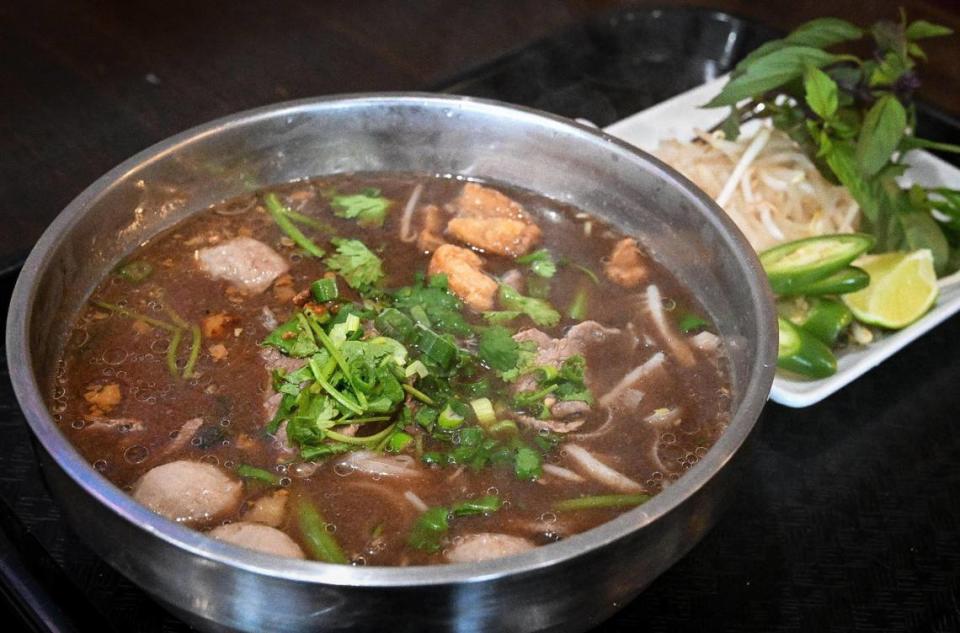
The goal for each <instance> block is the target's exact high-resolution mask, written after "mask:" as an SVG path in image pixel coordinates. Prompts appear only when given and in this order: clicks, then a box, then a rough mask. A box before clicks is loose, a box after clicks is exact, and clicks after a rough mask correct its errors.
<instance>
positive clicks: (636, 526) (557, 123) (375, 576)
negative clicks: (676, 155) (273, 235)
mask: <svg viewBox="0 0 960 633" xmlns="http://www.w3.org/2000/svg"><path fill="white" fill-rule="evenodd" d="M363 103H371V104H372V103H377V104H381V105H383V104H387V103H393V104H395V105H397V106H407V107H412V106H415V105H419V106H431V107H442V108H451V109H461V110H463V109H467V110H479V111H485V112H486V113H488V114H495V115H499V116H507V117H510V118H511V119H514V120H530V121H532V122H534V123H537V124H539V125H541V126H542V125H547V126H549V127H552V128H553V129H555V130H557V131H558V132H561V133H564V134H568V135H569V134H574V135H577V136H580V137H583V138H587V139H590V140H592V141H593V142H595V143H596V142H599V143H601V144H603V146H604V148H605V149H607V150H609V151H611V152H614V153H616V154H617V155H619V156H620V157H621V158H624V159H627V160H630V161H634V162H636V161H640V162H643V163H646V164H647V166H648V168H649V169H650V170H651V171H652V172H654V174H655V175H656V176H657V177H658V178H659V179H660V180H661V181H662V182H665V183H667V184H668V186H671V187H673V188H675V189H680V190H682V192H683V193H684V194H685V195H686V196H687V197H688V198H689V199H690V200H691V201H692V202H693V203H694V204H695V205H696V206H697V207H698V208H699V209H700V210H701V211H702V212H703V214H704V217H705V219H706V220H707V222H708V223H710V224H711V225H712V226H713V228H714V230H716V231H717V232H718V234H719V236H720V238H721V241H722V242H723V243H724V244H725V245H726V246H727V248H729V249H730V250H731V252H732V255H733V256H734V257H735V258H736V260H737V264H738V265H739V267H740V268H742V269H743V271H744V272H745V273H746V275H745V280H744V281H745V284H746V285H747V286H748V288H749V291H750V296H751V298H752V300H753V301H752V303H753V308H754V310H755V312H756V320H757V322H758V323H760V324H761V325H762V324H767V327H766V328H761V331H759V332H758V333H757V335H758V340H757V350H758V353H757V355H756V357H755V358H754V359H753V364H752V366H751V367H750V372H749V375H748V380H747V381H746V383H745V384H744V386H743V395H742V398H741V404H740V406H739V407H738V409H737V410H736V411H735V412H734V414H733V416H732V417H731V421H730V423H729V425H728V427H727V429H726V430H725V431H724V432H723V434H722V435H721V436H720V438H719V439H718V440H717V442H716V443H715V444H714V445H713V446H712V447H711V448H710V450H709V451H708V452H707V454H706V455H705V456H704V457H703V458H701V459H700V461H699V462H698V463H697V464H696V465H695V466H694V467H693V468H691V469H690V470H689V471H687V472H686V473H684V474H683V475H682V476H681V477H680V478H679V479H678V480H677V481H676V482H675V483H674V484H673V485H671V486H670V487H669V488H667V489H666V490H664V491H662V492H660V493H658V494H657V495H655V496H654V497H653V498H652V499H651V500H650V501H648V502H647V503H645V504H644V505H642V506H640V507H638V508H635V509H633V510H630V511H628V512H625V513H623V514H621V515H620V516H618V517H617V518H615V519H613V520H611V521H608V522H607V523H604V524H602V525H600V526H597V527H595V528H592V529H590V530H587V531H586V532H582V533H579V534H576V535H573V536H570V537H568V538H565V539H563V540H561V541H559V542H556V543H551V544H548V545H544V546H541V547H537V548H535V549H533V550H531V551H529V552H525V553H522V554H518V555H514V556H508V557H504V558H498V559H494V560H489V561H483V562H478V563H456V564H438V565H418V566H408V567H385V566H352V565H334V564H329V563H323V562H318V561H308V560H295V559H283V558H279V557H275V556H271V555H268V554H263V553H260V552H256V551H253V550H249V549H245V548H241V547H237V546H234V545H230V544H228V543H224V542H221V541H217V540H215V539H212V538H210V537H208V536H206V535H204V534H203V533H201V532H198V531H195V530H193V529H191V528H187V527H185V526H183V525H179V524H177V523H175V522H173V521H170V520H168V519H165V518H163V517H161V516H160V515H158V514H155V513H154V512H152V511H151V510H149V509H147V508H146V507H145V506H142V505H140V504H139V503H138V502H136V501H134V500H133V498H132V497H131V496H129V495H128V494H127V493H125V492H124V491H123V490H121V489H120V488H119V487H117V486H115V485H114V484H112V483H111V482H110V481H109V480H107V479H106V478H105V477H103V476H102V475H101V474H100V473H99V472H97V471H96V470H95V469H94V468H93V467H92V466H91V465H90V464H89V463H87V461H86V460H85V459H84V458H83V457H82V456H81V455H80V454H79V453H78V452H77V451H76V449H75V448H74V447H73V445H72V444H71V443H70V442H69V440H68V439H67V438H66V436H65V435H63V434H62V433H61V432H60V430H59V429H58V428H57V425H56V423H55V422H54V420H53V419H52V417H51V415H50V413H49V411H48V410H47V407H46V404H45V402H44V399H43V397H42V396H41V393H40V389H39V386H38V384H37V380H36V378H35V376H34V373H35V372H34V366H33V362H32V359H31V355H30V353H29V352H30V350H29V344H28V343H29V340H30V324H29V315H30V312H31V310H32V308H33V304H34V301H35V298H36V295H37V283H38V281H39V280H40V279H41V278H42V277H43V275H44V273H45V272H46V270H47V268H48V267H49V266H50V265H51V264H52V262H53V259H52V255H53V253H54V252H56V250H57V248H58V247H59V246H60V244H61V243H62V242H63V241H64V240H65V239H66V237H65V236H66V235H67V234H68V233H69V230H70V229H71V227H73V226H74V225H75V224H76V223H78V222H81V221H82V220H83V218H84V215H85V211H86V209H87V208H88V207H89V206H90V204H91V203H92V202H93V201H95V200H96V199H97V198H98V197H99V196H100V195H102V194H103V193H104V192H106V191H107V190H109V189H110V187H112V186H113V185H114V184H115V183H116V182H117V181H118V180H120V179H121V178H122V177H123V176H125V175H127V174H128V173H130V172H134V171H136V170H138V169H140V168H141V167H143V166H145V165H147V164H149V163H151V162H153V161H157V160H161V159H162V158H163V157H165V156H167V155H169V154H171V153H174V152H176V151H177V150H178V148H180V147H182V146H185V145H189V144H191V143H195V142H199V141H201V140H202V139H204V138H206V137H208V136H212V135H217V134H219V133H222V132H223V131H225V130H228V129H232V128H236V127H242V126H246V125H251V124H255V123H257V122H261V121H264V120H269V119H274V118H277V117H282V116H291V115H295V114H298V113H302V112H309V111H312V110H316V109H323V108H331V107H333V108H335V107H343V106H347V105H350V106H358V105H362V104H363ZM775 323H776V320H775V319H774V304H773V296H772V294H771V292H770V289H769V285H768V284H766V281H765V277H764V275H763V271H762V268H761V267H760V263H759V261H758V259H757V257H756V255H755V253H754V251H753V249H752V248H751V247H750V245H749V243H748V242H747V240H746V238H745V237H744V236H743V234H742V233H741V232H740V231H739V229H737V227H736V225H735V224H734V223H733V221H732V220H730V219H729V217H727V215H726V214H725V213H724V212H723V211H722V210H721V209H720V208H719V207H718V206H717V205H716V203H715V202H714V201H713V200H712V199H711V198H709V197H708V196H707V195H706V194H705V193H703V192H702V191H701V190H700V189H698V188H697V187H696V186H695V185H693V183H691V182H690V181H689V180H687V179H686V178H685V177H683V176H682V175H681V174H680V173H678V172H677V171H675V170H674V169H672V168H671V167H669V166H667V165H666V164H664V163H663V162H661V161H660V160H658V159H657V158H655V157H653V156H651V155H650V154H647V153H646V152H643V151H642V150H639V149H637V148H636V147H634V146H632V145H629V144H628V143H626V142H624V141H621V140H619V139H617V138H615V137H613V136H610V135H608V134H606V133H604V132H603V131H602V130H600V129H597V128H595V127H592V126H589V125H585V124H582V123H579V122H577V121H573V120H571V119H568V118H565V117H562V116H558V115H554V114H550V113H546V112H542V111H539V110H535V109H533V108H527V107H523V106H517V105H513V104H507V103H503V102H499V101H495V100H491V99H481V98H476V97H464V96H451V95H441V94H435V93H426V92H380V93H349V94H337V95H329V96H324V97H313V98H306V99H298V100H295V101H286V102H281V103H276V104H272V105H267V106H263V107H259V108H254V109H250V110H245V111H241V112H238V113H235V114H231V115H227V116H224V117H221V118H218V119H215V120H213V121H210V122H207V123H204V124H201V125H198V126H195V127H192V128H190V129H187V130H185V131H183V132H181V133H179V134H176V135H174V136H171V137H169V138H167V139H165V140H162V141H160V142H158V143H156V144H154V145H152V146H150V147H148V148H146V149H144V150H142V151H140V152H138V153H137V154H135V155H133V156H131V157H130V158H128V159H127V160H125V161H123V162H122V163H120V164H119V165H117V166H116V167H114V168H113V169H111V170H110V171H108V172H107V173H106V174H104V175H103V176H101V177H100V178H98V179H97V180H96V181H94V182H93V183H92V184H91V185H90V186H88V187H87V188H86V189H85V190H83V192H81V193H80V194H79V195H78V196H77V197H76V198H74V199H73V200H72V201H71V202H70V203H69V204H68V205H67V206H66V207H65V208H64V209H63V211H61V212H60V214H59V215H58V216H57V217H56V218H55V220H54V221H53V223H52V224H51V225H50V226H49V227H48V228H47V229H46V230H45V231H44V233H43V235H42V236H41V237H40V239H39V240H38V242H37V243H36V245H35V246H34V247H33V249H32V250H31V252H30V254H29V256H28V257H27V259H26V261H25V263H24V265H23V268H22V270H21V272H20V274H19V276H18V279H17V282H16V286H15V287H14V291H13V295H12V297H11V301H10V308H9V314H8V319H7V331H6V347H7V363H8V366H9V368H10V379H11V382H12V383H13V387H14V393H15V394H16V397H17V400H18V402H19V404H20V407H21V409H22V411H23V413H24V415H25V417H26V419H27V422H28V424H29V426H30V428H31V431H32V432H33V434H34V436H35V437H36V438H37V439H38V440H39V442H40V444H41V445H42V446H43V448H44V450H45V451H46V452H47V453H48V454H49V455H50V456H51V458H52V459H53V460H54V461H55V462H56V463H57V464H58V466H59V468H60V469H61V470H62V471H63V472H64V473H66V475H67V476H68V477H69V478H70V479H72V480H73V482H74V483H76V484H77V485H78V486H80V488H82V489H83V490H84V491H85V492H86V493H87V494H89V495H91V496H92V497H93V498H94V499H96V501H97V502H99V503H100V504H101V505H103V506H105V507H106V509H109V510H110V511H111V512H112V513H114V514H115V515H117V516H119V517H120V518H121V519H123V520H125V521H127V522H128V523H131V524H132V525H133V526H134V527H136V528H138V529H140V530H142V531H144V532H148V533H150V534H151V535H153V536H155V537H157V538H160V539H162V540H164V541H166V542H167V544H169V545H172V546H174V547H176V548H178V549H180V550H185V551H186V552H188V553H190V554H193V555H196V556H199V557H202V558H205V559H208V560H209V561H212V562H215V563H219V564H223V565H228V566H230V567H233V568H237V569H240V570H243V571H247V572H250V573H254V574H258V575H261V576H268V577H274V578H278V579H284V580H294V581H299V582H304V583H316V584H325V585H332V586H357V587H387V588H389V587H408V586H430V585H440V584H463V583H478V582H483V581H487V580H493V579H497V578H501V577H505V576H511V575H515V574H523V573H528V572H532V571H536V570H538V569H541V568H544V567H549V566H552V565H556V564H558V563H562V562H564V561H569V560H571V559H574V558H577V557H580V556H583V555H586V554H589V553H590V552H591V551H593V550H596V549H600V548H603V547H605V546H607V545H610V544H611V543H613V542H615V541H617V540H620V539H622V538H625V537H627V536H628V535H629V534H631V533H633V532H635V531H637V530H640V529H642V528H644V527H645V526H647V525H649V524H651V523H653V522H655V521H656V520H658V519H660V518H661V517H663V516H665V515H666V514H668V513H669V512H670V511H671V510H673V509H674V508H676V507H678V506H680V505H681V504H682V503H684V502H685V501H686V500H687V499H689V498H690V497H692V496H693V495H694V494H695V493H696V492H697V491H698V490H700V489H701V488H702V487H703V486H704V485H705V484H706V483H707V482H708V481H709V480H710V479H711V478H712V477H713V476H714V475H715V474H716V473H718V472H719V471H720V470H721V469H722V468H723V467H724V465H725V464H726V463H727V462H728V461H729V460H730V459H731V458H732V457H733V455H734V454H735V453H736V452H737V450H738V449H739V448H740V446H741V445H742V444H743V443H744V441H745V440H746V438H747V436H748V435H749V434H750V432H751V431H752V429H753V428H754V426H755V425H756V422H757V419H758V417H759V415H760V411H761V409H762V408H763V406H764V404H765V402H766V399H767V395H768V394H769V390H770V386H771V384H772V381H773V374H774V369H775V358H776V330H775Z"/></svg>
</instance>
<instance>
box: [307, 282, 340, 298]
mask: <svg viewBox="0 0 960 633" xmlns="http://www.w3.org/2000/svg"><path fill="white" fill-rule="evenodd" d="M310 293H311V294H312V295H313V298H314V299H316V300H317V301H319V302H321V303H323V302H325V301H333V300H334V299H336V298H337V297H339V296H340V289H339V288H337V280H336V278H334V277H324V278H323V279H318V280H316V281H315V282H313V283H312V284H310Z"/></svg>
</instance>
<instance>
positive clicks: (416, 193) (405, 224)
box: [400, 183, 423, 242]
mask: <svg viewBox="0 0 960 633" xmlns="http://www.w3.org/2000/svg"><path fill="white" fill-rule="evenodd" d="M421 193H423V184H422V183H421V184H418V185H417V186H416V187H414V188H413V192H412V193H411V194H410V197H409V198H408V199H407V205H406V206H405V207H404V208H403V216H402V217H401V218H400V240H401V241H403V242H413V241H415V240H416V239H417V233H416V231H412V230H411V229H410V225H411V223H412V221H413V212H414V211H415V210H416V209H417V203H418V202H420V194H421Z"/></svg>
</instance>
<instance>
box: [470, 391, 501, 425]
mask: <svg viewBox="0 0 960 633" xmlns="http://www.w3.org/2000/svg"><path fill="white" fill-rule="evenodd" d="M470 406H471V407H472V408H473V413H474V415H476V416H477V420H478V421H479V422H480V425H481V426H489V425H491V424H493V423H494V422H496V421H497V414H496V412H495V411H494V410H493V403H492V402H490V398H477V399H476V400H471V401H470Z"/></svg>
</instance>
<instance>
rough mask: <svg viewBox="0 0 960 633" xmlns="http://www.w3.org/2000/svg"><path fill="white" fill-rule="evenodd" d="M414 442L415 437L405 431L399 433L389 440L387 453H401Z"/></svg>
mask: <svg viewBox="0 0 960 633" xmlns="http://www.w3.org/2000/svg"><path fill="white" fill-rule="evenodd" d="M412 441H413V436H412V435H410V434H409V433H405V432H403V431H397V432H396V433H394V434H393V435H391V436H390V438H389V439H388V440H387V451H389V452H391V453H399V452H400V451H402V450H403V449H405V448H406V447H407V446H409V445H410V442H412Z"/></svg>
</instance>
